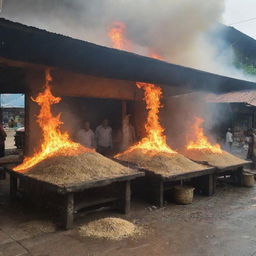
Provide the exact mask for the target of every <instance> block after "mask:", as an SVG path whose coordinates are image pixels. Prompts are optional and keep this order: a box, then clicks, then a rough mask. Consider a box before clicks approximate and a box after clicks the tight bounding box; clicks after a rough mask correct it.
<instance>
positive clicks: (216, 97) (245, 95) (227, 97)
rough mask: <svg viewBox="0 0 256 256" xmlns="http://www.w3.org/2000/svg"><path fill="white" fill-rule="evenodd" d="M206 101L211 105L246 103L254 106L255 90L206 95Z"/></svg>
mask: <svg viewBox="0 0 256 256" xmlns="http://www.w3.org/2000/svg"><path fill="white" fill-rule="evenodd" d="M206 101H207V102H211V103H246V104H250V105H252V106H256V90H250V91H239V92H229V93H223V94H207V96H206Z"/></svg>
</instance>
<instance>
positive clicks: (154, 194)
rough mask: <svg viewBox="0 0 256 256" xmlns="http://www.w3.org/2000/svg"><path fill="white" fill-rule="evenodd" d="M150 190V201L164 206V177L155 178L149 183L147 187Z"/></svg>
mask: <svg viewBox="0 0 256 256" xmlns="http://www.w3.org/2000/svg"><path fill="white" fill-rule="evenodd" d="M147 189H148V191H149V196H150V198H149V199H150V201H151V203H152V204H154V205H155V206H158V207H163V206H164V182H163V180H162V179H160V178H159V179H154V177H152V180H151V182H150V184H149V187H148V188H147Z"/></svg>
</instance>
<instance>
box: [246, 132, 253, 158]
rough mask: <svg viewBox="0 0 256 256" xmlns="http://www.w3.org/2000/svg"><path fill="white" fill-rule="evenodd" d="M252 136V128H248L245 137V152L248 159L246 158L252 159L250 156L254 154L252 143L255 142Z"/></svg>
mask: <svg viewBox="0 0 256 256" xmlns="http://www.w3.org/2000/svg"><path fill="white" fill-rule="evenodd" d="M254 137H255V136H254V134H253V130H252V129H249V130H248V132H247V137H246V141H247V143H248V152H247V157H246V159H248V160H252V158H253V156H254V144H255V139H254Z"/></svg>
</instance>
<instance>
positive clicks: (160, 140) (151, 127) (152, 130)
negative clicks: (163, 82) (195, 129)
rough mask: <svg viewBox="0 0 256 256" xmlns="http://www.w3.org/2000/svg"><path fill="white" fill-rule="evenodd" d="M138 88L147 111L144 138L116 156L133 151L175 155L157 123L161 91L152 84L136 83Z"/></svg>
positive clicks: (158, 122)
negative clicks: (143, 94) (140, 90)
mask: <svg viewBox="0 0 256 256" xmlns="http://www.w3.org/2000/svg"><path fill="white" fill-rule="evenodd" d="M136 85H137V87H138V88H142V89H143V90H144V92H145V98H144V100H145V101H146V108H147V110H148V115H147V120H146V124H145V130H146V137H144V138H143V139H142V140H141V141H139V142H138V143H137V144H135V145H133V146H131V147H130V148H129V149H128V150H126V151H125V152H123V153H120V154H118V155H116V156H115V157H118V156H120V155H123V154H125V153H127V152H131V151H132V150H134V149H138V148H140V149H147V150H153V151H158V152H159V151H160V152H168V153H176V152H175V151H174V150H172V149H171V148H170V147H169V146H168V145H167V143H166V137H165V135H164V128H163V127H162V126H161V124H160V121H159V116H158V114H159V109H160V108H161V103H160V99H161V96H162V89H161V88H160V87H158V86H156V85H154V84H148V83H139V82H137V83H136Z"/></svg>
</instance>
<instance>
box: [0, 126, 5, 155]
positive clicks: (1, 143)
mask: <svg viewBox="0 0 256 256" xmlns="http://www.w3.org/2000/svg"><path fill="white" fill-rule="evenodd" d="M6 137H7V134H6V132H5V130H4V128H3V126H2V125H1V124H0V157H3V156H4V155H5V140H6Z"/></svg>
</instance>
